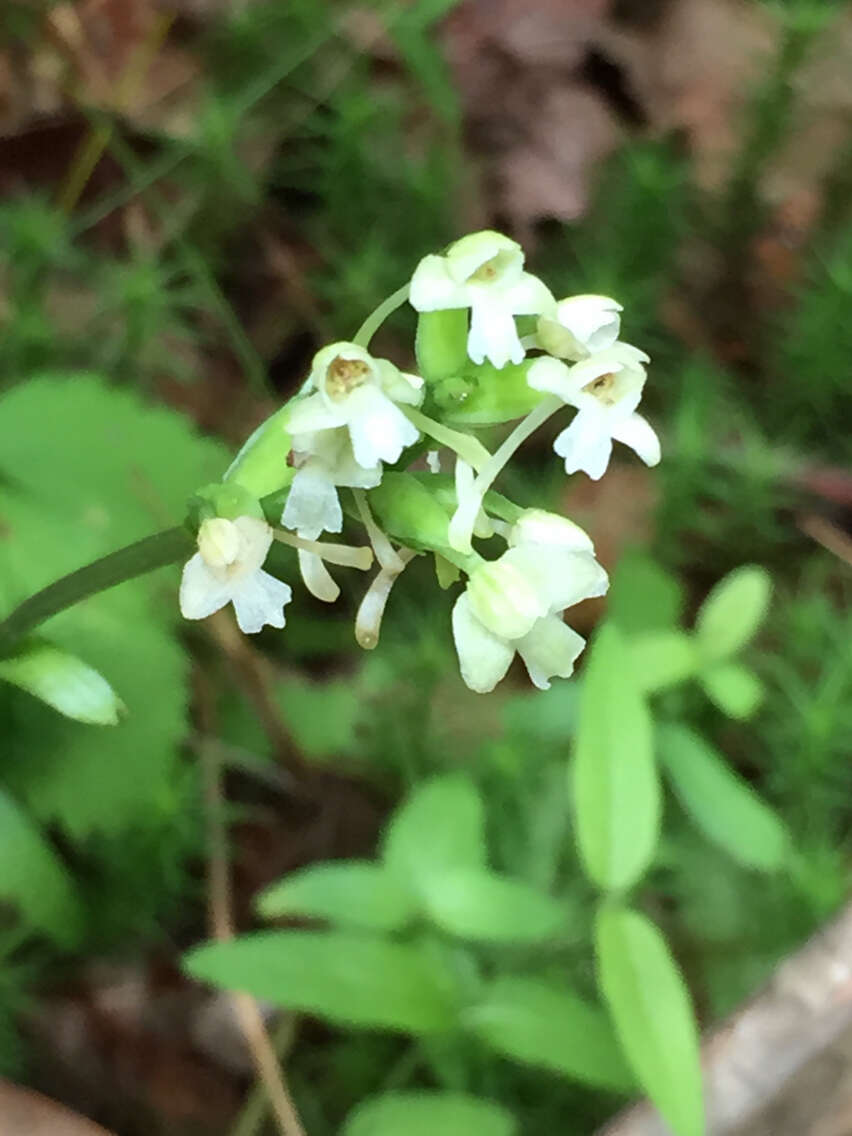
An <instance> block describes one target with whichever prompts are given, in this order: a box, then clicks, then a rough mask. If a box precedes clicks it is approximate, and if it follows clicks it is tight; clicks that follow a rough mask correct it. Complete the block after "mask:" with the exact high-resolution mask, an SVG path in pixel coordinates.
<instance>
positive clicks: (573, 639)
mask: <svg viewBox="0 0 852 1136" xmlns="http://www.w3.org/2000/svg"><path fill="white" fill-rule="evenodd" d="M585 645H586V640H585V639H584V638H583V636H582V635H578V634H577V632H576V631H574V630H573V628H571V627H569V626H568V624H567V623H563V622H562V620H561V619H559V618H558V617H557V616H555V615H549V616H547V618H545V619H540V620H539V621H538V623H536V624H535V626H534V627H533V629H532V630H531V631H530V632H529V633H528V634H527V635H525V636H524V637H523V639H519V640H518V641H517V643H515V647H516V648H517V650H518V654H519V655H520V656H521V658H522V659H523V660H524V664H525V666H526V668H527V672H528V673H529V676H530V678H531V679H532V681H533V683H534V684H535V685H536V686H537V687H538V688H539V690H549V689H550V680H551V679H552V678H569V677H570V676H571V675H572V674H573V673H574V661H575V660H576V658H577V656H578V655H579V654H580V652H581V651H582V650H583V648H584V647H585Z"/></svg>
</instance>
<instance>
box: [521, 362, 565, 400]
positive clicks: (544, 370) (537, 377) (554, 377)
mask: <svg viewBox="0 0 852 1136" xmlns="http://www.w3.org/2000/svg"><path fill="white" fill-rule="evenodd" d="M527 384H528V385H529V386H531V387H532V389H533V390H538V391H544V392H546V393H547V394H555V395H556V396H557V397H558V398H561V399H562V401H563V402H571V400H572V399H573V398H574V396H575V394H576V389H577V388H576V384H575V383H573V382H572V381H571V368H570V367H569V366H567V364H565V363H563V362H562V360H561V359H551V358H550V356H549V355H545V356H543V357H542V358H541V359H536V360H535V362H534V363H532V365H531V366H530V369H529V370H528V371H527Z"/></svg>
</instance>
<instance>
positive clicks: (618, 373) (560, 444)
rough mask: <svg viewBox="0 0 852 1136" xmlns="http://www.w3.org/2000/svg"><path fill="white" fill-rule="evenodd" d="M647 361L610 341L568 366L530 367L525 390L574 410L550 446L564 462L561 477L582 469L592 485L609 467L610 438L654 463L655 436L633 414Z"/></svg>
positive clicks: (551, 362)
mask: <svg viewBox="0 0 852 1136" xmlns="http://www.w3.org/2000/svg"><path fill="white" fill-rule="evenodd" d="M647 362H648V356H647V355H646V354H645V353H644V352H643V351H639V350H638V348H636V347H631V346H630V345H629V344H627V343H616V344H614V345H613V346H612V347H609V348H607V349H606V350H605V351H599V352H598V353H597V354H596V355H592V356H591V357H590V358H589V359H583V360H582V361H581V362H579V363H575V364H574V366H573V367H567V366H566V365H565V364H564V363H561V362H560V361H559V360H558V359H551V358H547V357H545V358H541V359H537V360H536V361H535V362H534V363H533V364H532V366H531V367H530V369H529V372H528V374H527V382H528V383H529V384H530V386H531V387H533V388H535V390H540V391H548V392H550V393H551V394H555V395H557V396H558V397H559V398H561V399H562V400H563V402H565V403H567V404H568V405H569V406H575V407H576V408H577V411H578V413H577V415H576V417H575V418H574V420H573V422H572V423H571V425H570V426H568V427H567V428H566V429H565V430H563V431H562V433H561V434H559V436H558V437H557V439H556V441H555V442H554V444H553V448H554V450H555V451H556V453H557V454H559V456H560V457H562V458H564V459H565V472H566V473H576V472H577V470H580V469H582V470H585V472H586V473H587V474H588V475H589V477H591V478H593V479H594V480H595V481H597V480H598V478H600V477H602V476H603V474H604V472H605V471H606V467H607V465H608V464H609V458H610V454H611V453H612V442H613V439H615V440H616V441H618V442H623V443H624V444H625V445H627V446H630V448H631V449H632V450H634V451H635V452H636V453H637V454H638V455H639V457H640V458H641V459H642V461H643V462H645V464H646V465H656V464H657V462H658V461H659V460H660V441H659V438H658V437H657V435H656V434H655V433H654V430H653V428H652V427H651V426H650V424H649V423H648V422H646V420H645V419H644V418H643V417H642V416H641V414H637V413H636V407H637V406H638V405H639V401H640V399H641V398H642V388H643V387H644V385H645V378H646V374H645V367H644V366H643V364H644V363H647Z"/></svg>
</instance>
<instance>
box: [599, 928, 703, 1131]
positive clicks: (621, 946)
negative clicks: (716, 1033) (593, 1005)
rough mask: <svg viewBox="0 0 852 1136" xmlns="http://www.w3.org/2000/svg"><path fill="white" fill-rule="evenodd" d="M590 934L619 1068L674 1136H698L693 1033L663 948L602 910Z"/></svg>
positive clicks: (652, 931)
mask: <svg viewBox="0 0 852 1136" xmlns="http://www.w3.org/2000/svg"><path fill="white" fill-rule="evenodd" d="M595 930H596V950H597V964H598V981H599V983H600V988H601V991H602V993H603V996H604V998H605V999H606V1002H607V1005H608V1006H609V1010H610V1013H611V1014H612V1019H613V1023H614V1025H615V1030H616V1033H617V1034H618V1037H619V1040H620V1041H621V1045H622V1047H623V1049H624V1053H625V1055H626V1057H627V1060H628V1061H629V1062H630V1065H631V1066H632V1068H633V1071H634V1072H635V1074H636V1076H637V1077H638V1079H639V1082H640V1084H641V1085H642V1087H643V1089H644V1090H645V1092H646V1093H647V1094H648V1096H649V1097H650V1098H651V1100H652V1101H653V1102H654V1104H655V1105H656V1106H657V1108H658V1109H659V1110H660V1113H661V1114H662V1115H663V1117H664V1118H665V1120H666V1121H667V1122H668V1123H669V1124H670V1125H671V1127H672V1129H673V1131H674V1133H675V1134H676V1136H703V1134H704V1131H705V1127H704V1108H703V1103H702V1089H701V1066H700V1063H699V1049H698V1032H697V1029H696V1025H695V1019H694V1016H693V1013H692V1006H691V1005H690V1001H689V994H688V992H687V989H686V985H685V984H684V981H683V978H682V977H681V975H680V972H679V970H678V968H677V965H676V964H675V961H674V959H673V958H672V956H671V954H670V953H669V949H668V947H667V946H666V943H665V940H664V939H663V937H662V935H661V934H660V932H659V931H658V930H657V928H656V927H655V926H654V924H653V923H651V922H649V921H648V920H647V919H646V918H645V917H644V916H643V915H639V914H638V913H637V912H635V911H629V910H628V909H626V908H619V907H607V906H604V907H602V908H601V909H600V911H599V913H598V917H597V922H596V928H595Z"/></svg>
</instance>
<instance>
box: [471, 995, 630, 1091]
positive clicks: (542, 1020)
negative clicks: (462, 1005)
mask: <svg viewBox="0 0 852 1136" xmlns="http://www.w3.org/2000/svg"><path fill="white" fill-rule="evenodd" d="M463 1026H464V1028H465V1029H467V1030H469V1031H470V1032H471V1033H473V1034H475V1035H476V1036H477V1037H478V1038H479V1039H480V1040H481V1041H483V1042H485V1044H486V1045H488V1046H490V1047H491V1049H493V1050H495V1051H496V1052H497V1053H501V1054H502V1055H503V1056H504V1057H510V1058H512V1059H513V1060H515V1061H523V1062H524V1063H526V1064H527V1065H537V1066H540V1067H541V1068H542V1069H550V1070H551V1071H553V1072H554V1073H563V1074H565V1075H566V1076H568V1077H575V1078H576V1079H577V1080H579V1081H585V1082H587V1083H588V1084H591V1085H598V1086H601V1087H603V1088H607V1089H615V1090H617V1091H628V1090H629V1089H631V1088H632V1087H633V1085H634V1084H635V1082H634V1080H633V1077H632V1075H631V1073H630V1070H629V1069H628V1068H627V1065H626V1064H625V1061H624V1056H623V1054H622V1052H621V1049H620V1048H619V1045H618V1042H617V1041H616V1038H615V1034H614V1033H613V1032H612V1027H611V1026H610V1024H609V1021H608V1020H607V1018H606V1015H605V1014H604V1013H603V1012H602V1011H601V1010H599V1009H598V1008H597V1007H596V1006H590V1005H588V1003H586V1002H583V1001H582V1000H581V999H580V998H578V997H577V996H576V995H574V994H572V993H570V992H569V991H567V990H565V989H563V988H561V987H559V986H555V985H553V984H552V983H549V982H541V981H539V980H537V979H533V978H509V977H505V978H498V979H497V980H496V981H495V982H494V983H493V984H492V986H491V987H490V989H489V990H488V991H487V993H486V995H485V997H484V998H483V1000H482V1001H481V1002H479V1003H478V1004H477V1005H476V1006H474V1007H473V1008H472V1009H470V1010H467V1011H465V1012H464V1014H463Z"/></svg>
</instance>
